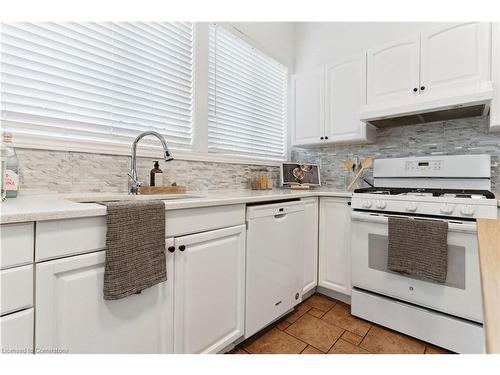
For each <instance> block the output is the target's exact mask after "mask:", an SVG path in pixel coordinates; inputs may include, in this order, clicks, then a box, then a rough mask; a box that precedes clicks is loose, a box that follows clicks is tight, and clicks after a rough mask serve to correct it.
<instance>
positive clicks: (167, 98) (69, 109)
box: [1, 22, 194, 155]
mask: <svg viewBox="0 0 500 375" xmlns="http://www.w3.org/2000/svg"><path fill="white" fill-rule="evenodd" d="M193 29H194V27H193V24H191V23H166V22H160V23H152V22H147V23H143V22H118V23H109V22H102V23H52V22H51V23H48V22H45V23H36V24H35V23H8V24H2V51H1V57H2V76H1V81H2V87H1V94H2V108H1V109H2V128H3V129H2V130H4V131H9V132H12V133H13V134H14V141H15V142H16V141H19V140H22V144H23V146H24V147H33V148H46V149H66V150H67V149H71V150H77V151H89V152H99V153H115V152H116V153H127V154H128V153H129V152H130V151H129V150H130V145H131V144H132V140H133V139H134V138H135V137H136V136H137V135H138V134H139V133H141V132H143V131H145V130H155V131H157V132H159V133H160V134H162V135H164V136H165V138H166V139H167V140H168V142H169V145H171V146H172V147H173V148H176V149H181V150H182V149H184V150H190V149H191V148H192V143H193V141H192V133H193V122H194V121H193V118H194V115H193V107H194V104H193V103H194V96H193V92H194V89H193V70H194V68H193V66H194V63H193V61H194V57H193V46H194V36H193ZM147 142H150V143H149V144H150V146H149V147H150V149H152V150H154V151H155V153H154V154H155V155H156V154H157V153H158V151H157V149H156V147H154V148H153V147H152V145H154V144H157V143H155V141H154V140H145V143H147ZM16 143H17V142H16ZM124 150H126V151H124ZM119 151H120V152H119Z"/></svg>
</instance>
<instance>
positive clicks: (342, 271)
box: [318, 197, 351, 295]
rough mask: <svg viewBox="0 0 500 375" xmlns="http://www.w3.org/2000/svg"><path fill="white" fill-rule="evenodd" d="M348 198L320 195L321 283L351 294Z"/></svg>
mask: <svg viewBox="0 0 500 375" xmlns="http://www.w3.org/2000/svg"><path fill="white" fill-rule="evenodd" d="M348 203H349V199H347V198H329V197H322V198H320V205H319V281H318V285H319V286H322V287H324V288H326V289H329V290H332V291H335V292H339V293H342V294H346V295H350V294H351V263H350V255H349V254H350V249H349V246H350V245H349V242H350V238H349V237H350V223H351V208H350V206H349V205H348Z"/></svg>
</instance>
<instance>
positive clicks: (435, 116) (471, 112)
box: [367, 104, 489, 129]
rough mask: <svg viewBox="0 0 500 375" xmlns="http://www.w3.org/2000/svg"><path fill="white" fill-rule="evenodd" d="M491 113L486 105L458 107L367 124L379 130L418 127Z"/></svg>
mask: <svg viewBox="0 0 500 375" xmlns="http://www.w3.org/2000/svg"><path fill="white" fill-rule="evenodd" d="M488 112H489V107H488V106H486V104H476V105H471V106H467V107H457V108H451V109H444V110H439V111H434V112H425V113H418V114H412V115H404V116H399V117H391V118H383V119H378V120H371V121H367V123H369V124H372V125H373V126H375V127H377V128H379V129H385V128H392V127H396V126H404V125H417V124H424V123H427V122H436V121H446V120H455V119H459V118H466V117H476V116H484V115H487V114H488Z"/></svg>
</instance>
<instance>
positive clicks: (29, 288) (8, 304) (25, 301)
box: [0, 265, 33, 315]
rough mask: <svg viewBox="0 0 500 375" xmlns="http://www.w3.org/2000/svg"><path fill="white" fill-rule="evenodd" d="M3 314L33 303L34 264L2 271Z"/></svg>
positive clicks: (0, 272)
mask: <svg viewBox="0 0 500 375" xmlns="http://www.w3.org/2000/svg"><path fill="white" fill-rule="evenodd" d="M0 281H1V290H2V297H1V301H2V306H1V309H0V310H1V311H0V312H1V315H4V314H7V313H10V312H13V311H16V310H20V309H24V308H26V307H31V306H32V305H33V265H29V266H22V267H15V268H10V269H8V270H2V271H0Z"/></svg>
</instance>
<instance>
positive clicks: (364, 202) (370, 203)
mask: <svg viewBox="0 0 500 375" xmlns="http://www.w3.org/2000/svg"><path fill="white" fill-rule="evenodd" d="M361 206H362V207H363V208H370V207H371V206H372V202H371V201H363V203H361Z"/></svg>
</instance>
